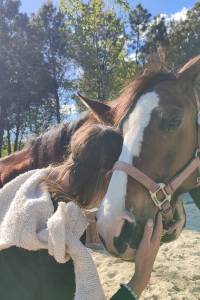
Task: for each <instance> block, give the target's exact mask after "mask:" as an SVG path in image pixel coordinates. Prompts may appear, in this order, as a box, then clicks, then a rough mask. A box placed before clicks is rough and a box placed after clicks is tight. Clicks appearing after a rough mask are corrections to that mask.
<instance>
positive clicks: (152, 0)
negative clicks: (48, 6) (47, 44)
mask: <svg viewBox="0 0 200 300" xmlns="http://www.w3.org/2000/svg"><path fill="white" fill-rule="evenodd" d="M107 1H109V0H107ZM21 2H22V11H24V12H27V13H31V12H36V11H37V10H38V9H39V7H40V6H41V5H42V4H43V3H44V2H46V1H45V0H21ZM129 2H130V3H131V4H133V5H134V4H138V3H141V4H142V5H143V6H144V7H145V8H147V9H148V10H149V12H150V13H151V14H152V15H157V14H160V13H164V14H169V15H171V14H174V13H176V12H179V11H181V10H182V9H183V8H184V7H186V8H191V7H192V6H193V5H194V4H195V3H196V2H197V1H195V0H130V1H129ZM53 3H54V4H55V5H59V0H53Z"/></svg>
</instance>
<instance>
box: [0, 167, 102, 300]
mask: <svg viewBox="0 0 200 300" xmlns="http://www.w3.org/2000/svg"><path fill="white" fill-rule="evenodd" d="M47 174H48V169H41V170H33V171H29V172H27V173H24V174H22V175H20V176H18V177H17V178H15V179H14V180H12V181H11V182H9V183H8V184H6V185H5V186H4V187H3V188H2V189H1V190H0V250H3V249H6V248H9V247H11V246H17V247H21V248H24V249H27V250H39V249H48V252H49V254H50V255H52V256H54V258H55V259H56V261H57V262H58V263H65V262H67V261H68V260H69V259H70V257H71V258H72V259H73V262H74V267H75V277H76V293H75V298H74V299H75V300H94V299H95V300H104V299H105V296H104V293H103V290H102V287H101V284H100V281H99V276H98V273H97V270H96V267H95V265H94V263H93V260H92V258H91V255H90V253H89V252H88V250H87V248H86V247H85V246H84V245H83V244H82V243H81V242H80V237H81V236H82V234H83V232H84V231H85V229H86V227H87V220H86V218H85V216H84V215H83V213H82V211H81V209H80V208H79V207H78V206H77V205H75V204H74V203H72V202H70V203H68V204H66V203H64V202H61V203H59V205H58V208H57V210H56V212H55V213H54V207H53V204H52V201H51V198H50V194H49V192H48V191H47V188H46V185H45V183H44V182H42V181H43V179H44V177H46V176H47Z"/></svg>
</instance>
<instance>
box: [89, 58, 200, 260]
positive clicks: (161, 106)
mask: <svg viewBox="0 0 200 300" xmlns="http://www.w3.org/2000/svg"><path fill="white" fill-rule="evenodd" d="M199 73H200V56H198V57H196V58H194V59H192V60H191V61H189V62H188V63H187V64H186V65H185V66H184V67H183V68H181V69H180V70H179V72H177V74H172V73H154V74H148V75H147V74H145V75H142V76H141V77H139V78H137V79H135V80H134V81H133V82H132V83H130V84H129V85H128V87H127V88H126V89H125V90H124V91H123V92H122V94H121V95H120V96H119V98H118V99H116V101H113V102H111V104H110V105H109V104H107V107H105V104H104V107H103V108H102V109H101V108H100V107H99V106H97V105H91V103H92V102H91V101H87V106H90V107H91V109H92V110H93V111H94V112H95V116H98V119H100V120H102V121H103V122H106V120H109V122H110V123H112V124H113V126H117V127H119V128H120V130H121V132H122V133H123V138H124V141H123V147H122V152H121V155H120V157H119V161H121V162H124V163H126V164H128V165H129V166H130V165H131V166H134V167H135V168H136V169H137V170H139V171H140V172H142V174H145V175H146V176H147V177H148V178H150V179H152V181H153V182H155V183H162V184H163V185H162V187H163V186H164V187H165V185H167V183H168V182H169V181H170V180H172V178H174V177H176V176H178V175H179V174H180V173H181V172H182V171H183V170H184V169H185V168H186V167H187V165H188V164H189V163H190V162H191V160H192V159H193V157H194V153H195V150H196V149H197V148H198V138H197V136H198V126H197V113H198V109H199V108H197V103H196V101H197V94H196V92H195V80H196V78H197V76H198V75H199ZM195 95H196V96H195ZM129 175H130V174H129ZM197 176H198V171H197V168H196V169H195V170H194V171H193V172H192V173H191V174H189V176H188V177H187V178H186V179H184V181H183V180H182V181H183V182H181V184H179V186H178V188H176V190H174V191H173V193H172V195H171V196H170V197H171V199H170V200H171V212H172V218H173V220H171V221H173V222H172V223H171V226H169V227H166V228H165V232H164V235H163V239H162V241H163V242H169V241H171V240H174V239H176V238H177V237H178V236H179V235H180V233H181V231H182V229H183V227H184V224H185V212H184V208H183V204H182V202H181V201H180V198H179V196H180V195H181V194H182V193H183V192H186V191H190V190H192V189H194V188H195V187H196V186H197ZM159 186H160V185H159ZM161 191H164V189H163V190H161ZM159 209H160V207H158V206H156V205H155V202H154V201H152V195H151V193H150V192H149V189H148V188H147V187H146V186H145V185H144V184H143V183H142V182H141V181H140V180H138V177H137V176H136V178H134V177H131V176H128V174H127V172H125V171H124V170H122V169H117V168H116V169H115V168H114V171H113V173H112V177H111V180H110V183H109V187H108V190H107V192H106V195H105V197H104V199H103V201H102V203H101V205H100V208H99V210H98V213H97V230H98V232H99V235H100V238H101V240H102V242H103V244H104V245H105V247H106V249H107V250H108V251H109V252H110V253H112V254H113V255H116V256H119V257H121V258H123V259H127V260H132V259H134V255H135V250H136V249H137V247H138V244H139V242H140V240H141V237H142V233H143V229H144V225H145V223H146V221H147V219H149V218H151V219H153V220H155V218H156V215H157V213H158V211H159Z"/></svg>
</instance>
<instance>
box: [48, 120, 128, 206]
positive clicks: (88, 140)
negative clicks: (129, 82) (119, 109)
mask: <svg viewBox="0 0 200 300" xmlns="http://www.w3.org/2000/svg"><path fill="white" fill-rule="evenodd" d="M122 144H123V138H122V136H121V134H120V133H119V132H118V131H117V130H115V129H113V128H111V127H108V126H104V125H83V126H82V127H81V128H80V129H78V130H77V131H76V133H75V134H74V135H73V137H72V140H71V143H70V146H69V156H68V158H67V160H66V161H65V162H64V163H63V164H62V165H60V166H57V167H55V168H53V167H51V172H50V174H49V176H48V178H47V179H46V183H47V186H48V189H49V192H51V193H52V196H53V198H54V199H55V200H56V201H65V202H67V201H70V200H71V199H73V201H76V202H77V204H78V205H79V206H81V207H87V206H88V205H90V204H91V202H92V199H94V197H96V198H98V199H99V198H101V197H103V194H104V192H105V188H106V186H107V185H106V180H105V175H106V174H107V172H108V171H109V170H111V169H112V167H113V165H114V163H115V162H116V161H117V159H118V157H119V155H120V153H121V149H122ZM66 174H68V176H66V177H67V178H68V182H66V189H65V185H64V184H63V183H64V177H65V175H66Z"/></svg>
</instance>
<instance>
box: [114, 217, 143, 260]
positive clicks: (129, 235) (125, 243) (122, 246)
mask: <svg viewBox="0 0 200 300" xmlns="http://www.w3.org/2000/svg"><path fill="white" fill-rule="evenodd" d="M142 232H143V231H142V228H141V226H140V225H138V224H136V225H135V223H130V222H128V221H125V222H124V225H123V227H122V230H121V232H120V235H119V236H118V237H115V238H114V246H115V248H116V250H117V251H118V253H119V254H123V253H124V252H125V251H126V249H127V247H130V248H132V249H137V247H138V245H139V243H140V240H141V238H142Z"/></svg>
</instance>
